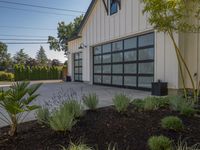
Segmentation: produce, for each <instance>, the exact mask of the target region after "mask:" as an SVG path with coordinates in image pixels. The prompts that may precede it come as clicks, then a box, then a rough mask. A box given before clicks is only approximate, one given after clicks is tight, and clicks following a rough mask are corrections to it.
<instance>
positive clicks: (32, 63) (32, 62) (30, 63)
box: [25, 57, 39, 68]
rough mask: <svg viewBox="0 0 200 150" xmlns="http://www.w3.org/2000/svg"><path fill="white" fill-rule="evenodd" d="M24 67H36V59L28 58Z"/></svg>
mask: <svg viewBox="0 0 200 150" xmlns="http://www.w3.org/2000/svg"><path fill="white" fill-rule="evenodd" d="M25 65H26V67H30V68H32V67H33V66H38V65H39V64H38V62H37V60H36V59H34V58H31V57H29V58H28V59H27V60H26V64H25Z"/></svg>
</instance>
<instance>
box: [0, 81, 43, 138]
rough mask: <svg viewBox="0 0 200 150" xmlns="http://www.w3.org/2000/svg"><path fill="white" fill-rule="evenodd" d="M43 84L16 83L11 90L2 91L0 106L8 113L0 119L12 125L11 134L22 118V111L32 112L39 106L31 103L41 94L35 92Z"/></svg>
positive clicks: (0, 93)
mask: <svg viewBox="0 0 200 150" xmlns="http://www.w3.org/2000/svg"><path fill="white" fill-rule="evenodd" d="M40 86H41V84H33V85H30V83H29V82H20V83H19V82H17V83H14V84H13V85H12V86H11V87H10V89H9V90H7V91H3V90H2V91H0V107H1V108H3V110H4V111H5V112H6V113H7V114H8V117H6V115H3V116H0V120H2V121H4V122H5V123H7V124H9V125H10V131H9V134H10V135H11V136H14V135H15V134H16V132H17V126H18V124H19V122H20V121H21V120H23V119H24V118H23V117H22V113H24V112H30V111H32V110H35V109H37V108H38V106H37V105H33V104H31V102H33V101H34V100H35V99H36V98H37V97H38V96H39V94H35V93H36V91H37V90H38V88H39V87H40Z"/></svg>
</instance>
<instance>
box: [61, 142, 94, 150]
mask: <svg viewBox="0 0 200 150" xmlns="http://www.w3.org/2000/svg"><path fill="white" fill-rule="evenodd" d="M63 150H93V149H92V148H90V147H88V146H87V145H86V144H73V143H71V144H70V146H69V148H68V149H66V148H64V147H63Z"/></svg>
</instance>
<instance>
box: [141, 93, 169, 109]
mask: <svg viewBox="0 0 200 150" xmlns="http://www.w3.org/2000/svg"><path fill="white" fill-rule="evenodd" d="M168 103H169V101H168V98H167V97H154V96H149V97H147V98H145V99H144V110H147V111H151V110H157V109H159V108H163V107H167V106H168V105H169V104H168Z"/></svg>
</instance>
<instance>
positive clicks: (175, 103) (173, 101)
mask: <svg viewBox="0 0 200 150" xmlns="http://www.w3.org/2000/svg"><path fill="white" fill-rule="evenodd" d="M169 104H170V107H171V109H173V110H175V111H179V112H180V113H181V114H183V115H186V116H188V117H190V116H193V115H194V114H195V113H196V110H195V109H194V106H193V103H191V102H189V101H188V100H186V99H184V98H182V97H180V96H173V97H171V98H170V100H169Z"/></svg>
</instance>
